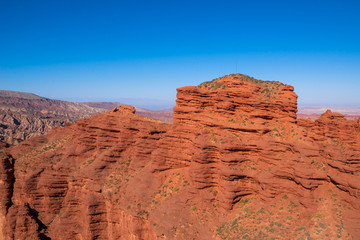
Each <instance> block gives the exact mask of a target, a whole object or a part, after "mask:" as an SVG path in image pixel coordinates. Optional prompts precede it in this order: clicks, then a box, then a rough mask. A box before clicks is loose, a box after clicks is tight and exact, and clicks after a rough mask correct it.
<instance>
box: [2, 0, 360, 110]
mask: <svg viewBox="0 0 360 240" xmlns="http://www.w3.org/2000/svg"><path fill="white" fill-rule="evenodd" d="M235 72H240V73H244V74H248V75H251V76H253V77H255V78H258V79H263V80H277V81H281V82H284V83H287V84H291V85H293V86H294V87H295V92H296V93H297V94H298V95H299V104H300V105H357V106H359V105H360V94H359V89H360V1H359V0H355V1H346V0H338V1H332V0H326V1H322V0H301V1H300V0H297V1H295V0H284V1H276V0H273V1H269V0H263V1H256V0H253V1H249V0H247V1H241V0H238V1H226V0H222V1H219V0H218V1H213V0H206V1H196V0H192V1H189V0H181V1H180V0H177V1H175V0H174V1H172V0H167V1H156V0H152V1H137V0H126V1H125V0H123V1H122V0H118V1H107V0H101V1H100V0H98V1H91V0H78V1H77V0H69V1H67V0H52V1H49V0H43V1H37V0H31V1H28V0H23V1H22V0H11V1H9V0H0V89H4V90H13V91H25V92H32V93H35V94H38V95H41V96H45V97H49V98H56V99H64V100H72V101H123V102H128V103H133V104H137V105H139V106H142V107H149V108H162V107H166V106H169V105H172V104H174V100H175V98H176V88H178V87H182V86H186V85H198V84H200V83H201V82H204V81H208V80H211V79H213V78H216V77H220V76H223V75H226V74H230V73H235Z"/></svg>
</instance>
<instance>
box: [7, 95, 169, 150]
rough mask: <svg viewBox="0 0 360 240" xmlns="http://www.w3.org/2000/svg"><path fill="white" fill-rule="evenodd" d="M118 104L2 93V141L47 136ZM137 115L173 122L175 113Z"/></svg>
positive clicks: (10, 141) (12, 141)
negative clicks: (78, 101)
mask: <svg viewBox="0 0 360 240" xmlns="http://www.w3.org/2000/svg"><path fill="white" fill-rule="evenodd" d="M120 104H121V103H118V102H85V103H77V102H68V101H61V100H54V99H49V98H45V97H41V96H38V95H35V94H32V93H24V92H14V91H5V90H0V141H3V142H5V143H8V144H18V143H19V142H21V141H23V140H25V139H28V138H30V137H33V136H37V135H42V134H45V133H47V132H48V131H49V130H50V129H51V128H52V127H62V126H65V124H66V123H73V122H76V121H77V120H79V119H81V118H85V117H89V116H92V115H94V114H98V113H101V112H105V111H107V110H110V109H113V108H115V107H117V106H119V105H120ZM137 114H139V115H142V116H145V117H149V118H154V119H158V120H161V121H164V122H168V123H169V122H172V113H171V112H166V111H165V112H164V111H160V112H157V111H150V110H146V109H141V108H138V109H137Z"/></svg>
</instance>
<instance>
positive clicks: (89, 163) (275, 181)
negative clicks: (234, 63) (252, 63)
mask: <svg viewBox="0 0 360 240" xmlns="http://www.w3.org/2000/svg"><path fill="white" fill-rule="evenodd" d="M293 90H294V88H293V87H292V86H289V85H285V84H282V83H280V82H273V81H261V80H256V79H254V78H251V77H248V76H246V75H242V74H233V75H228V76H225V77H221V78H218V79H215V80H213V81H210V82H205V83H202V84H200V85H199V86H196V87H195V86H192V87H182V88H179V89H178V90H177V91H178V92H177V102H176V106H175V107H174V120H173V124H166V123H162V122H159V121H156V120H151V119H148V118H145V117H141V116H138V115H135V114H134V112H135V109H134V108H133V107H131V106H124V105H122V106H119V107H117V108H114V109H113V110H110V111H108V112H105V113H102V114H98V115H95V116H92V117H90V118H86V119H82V120H79V121H78V122H76V123H74V124H72V125H69V126H66V127H65V128H54V129H52V130H51V131H50V132H49V133H48V134H47V135H45V136H38V137H34V138H32V139H30V140H27V141H24V142H23V143H21V144H20V145H18V146H13V147H10V148H6V147H2V150H1V158H0V159H1V161H0V183H1V184H0V236H1V237H0V238H1V239H5V240H8V239H22V240H23V239H69V240H70V239H71V240H74V239H75V240H77V239H78V240H80V239H126V240H135V239H360V176H359V170H360V120H358V121H350V120H346V119H344V116H343V115H342V114H340V113H333V112H331V111H327V112H326V113H324V114H323V115H322V116H321V117H320V118H319V119H317V120H316V121H312V120H310V119H297V118H296V112H297V95H296V94H295V93H294V92H293Z"/></svg>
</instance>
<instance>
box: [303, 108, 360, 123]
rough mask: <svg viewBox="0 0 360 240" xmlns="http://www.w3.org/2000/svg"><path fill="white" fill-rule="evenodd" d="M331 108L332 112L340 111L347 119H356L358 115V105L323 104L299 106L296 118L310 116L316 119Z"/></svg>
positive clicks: (359, 114)
mask: <svg viewBox="0 0 360 240" xmlns="http://www.w3.org/2000/svg"><path fill="white" fill-rule="evenodd" d="M327 109H331V111H333V112H340V113H342V114H344V115H345V118H347V119H349V120H357V119H358V118H359V117H360V106H358V107H346V106H343V107H325V106H299V107H298V113H297V116H298V118H310V119H312V120H315V119H318V118H319V117H320V116H321V114H323V113H324V112H326V110H327Z"/></svg>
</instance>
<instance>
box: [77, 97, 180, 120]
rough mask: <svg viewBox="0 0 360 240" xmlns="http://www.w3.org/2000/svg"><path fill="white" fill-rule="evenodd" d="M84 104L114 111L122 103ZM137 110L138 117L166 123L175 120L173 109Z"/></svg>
mask: <svg viewBox="0 0 360 240" xmlns="http://www.w3.org/2000/svg"><path fill="white" fill-rule="evenodd" d="M84 104H86V105H88V106H90V107H95V108H102V109H106V110H110V109H113V108H115V107H117V106H119V105H120V104H121V103H118V102H84ZM135 109H136V114H137V115H140V116H143V117H148V118H152V119H156V120H159V121H162V122H166V123H172V119H173V112H172V109H166V110H162V111H152V110H148V109H144V108H139V107H135Z"/></svg>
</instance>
